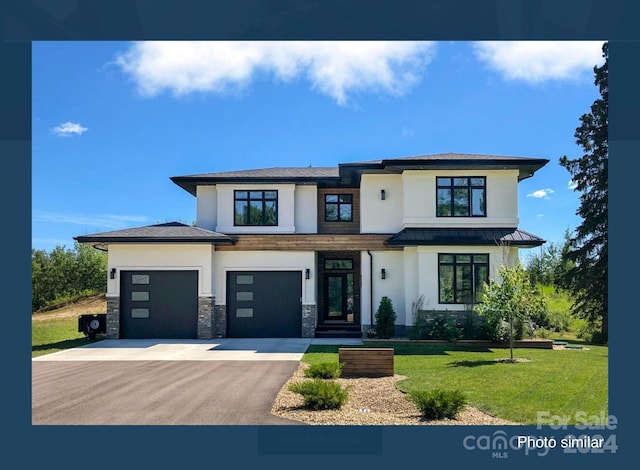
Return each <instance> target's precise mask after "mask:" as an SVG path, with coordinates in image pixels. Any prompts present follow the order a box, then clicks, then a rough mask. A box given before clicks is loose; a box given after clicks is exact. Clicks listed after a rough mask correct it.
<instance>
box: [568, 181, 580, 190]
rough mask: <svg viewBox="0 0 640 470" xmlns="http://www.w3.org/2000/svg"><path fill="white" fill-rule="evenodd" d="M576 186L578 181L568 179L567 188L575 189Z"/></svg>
mask: <svg viewBox="0 0 640 470" xmlns="http://www.w3.org/2000/svg"><path fill="white" fill-rule="evenodd" d="M577 187H578V183H576V182H575V181H573V180H569V182H568V183H567V189H576V188H577Z"/></svg>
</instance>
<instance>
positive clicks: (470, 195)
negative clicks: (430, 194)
mask: <svg viewBox="0 0 640 470" xmlns="http://www.w3.org/2000/svg"><path fill="white" fill-rule="evenodd" d="M461 178H466V179H467V184H466V185H465V186H456V185H455V180H456V179H461ZM442 179H449V180H450V181H451V183H450V184H448V185H446V184H441V183H440V180H442ZM474 179H482V185H477V184H472V182H471V181H472V180H474ZM440 189H448V190H449V191H450V192H451V197H450V200H449V215H441V214H440V211H439V208H440V205H439V202H438V191H439V190H440ZM456 189H466V190H467V191H468V194H467V213H466V214H456V213H455V212H456V211H455V190H456ZM474 189H476V190H478V189H482V190H483V193H484V197H483V198H482V207H480V208H475V207H474V206H473V190H474ZM474 209H480V210H481V211H482V214H475V215H474V212H475V210H474ZM436 217H487V177H486V176H437V177H436Z"/></svg>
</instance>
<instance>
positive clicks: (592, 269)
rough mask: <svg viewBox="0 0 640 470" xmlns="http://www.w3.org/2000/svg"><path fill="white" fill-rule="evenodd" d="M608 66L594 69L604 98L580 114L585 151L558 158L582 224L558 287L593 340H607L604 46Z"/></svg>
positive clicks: (606, 92)
mask: <svg viewBox="0 0 640 470" xmlns="http://www.w3.org/2000/svg"><path fill="white" fill-rule="evenodd" d="M602 52H603V57H604V58H605V61H604V64H603V65H602V66H600V67H598V66H596V67H594V69H593V71H594V74H595V85H596V86H597V87H598V88H599V91H600V98H598V99H596V100H595V101H594V102H593V104H592V106H591V112H589V113H587V114H583V115H582V116H581V117H580V126H579V127H578V128H577V129H576V132H575V134H574V136H575V138H576V143H577V144H578V145H579V146H580V147H582V149H583V151H584V155H583V156H582V157H580V158H576V159H573V160H570V159H568V158H567V157H566V156H563V157H562V158H560V165H562V166H563V167H565V168H566V169H567V170H568V171H569V173H570V174H571V179H572V180H573V182H574V183H575V184H576V190H577V191H579V192H580V193H581V195H580V207H579V208H578V210H577V211H576V214H577V215H579V216H580V217H581V218H582V223H581V224H580V225H579V226H578V227H577V228H576V230H575V233H574V236H573V237H572V238H571V246H570V249H569V250H567V252H566V254H565V256H566V259H567V260H568V261H570V262H572V263H573V265H572V267H571V268H570V269H568V270H567V271H566V272H565V273H564V274H563V276H562V279H561V281H560V285H561V286H562V287H565V288H568V289H569V290H570V291H571V292H572V293H573V296H574V299H575V300H574V303H573V306H572V310H573V313H574V314H575V315H576V316H578V317H581V318H584V319H586V320H587V322H588V323H589V324H590V325H591V326H592V327H595V328H597V329H599V330H600V331H599V334H597V335H594V338H592V340H594V341H596V342H602V343H606V342H607V341H608V320H609V312H608V300H609V297H608V291H609V286H608V283H607V279H608V275H607V274H608V262H609V257H608V235H609V232H608V223H607V217H608V190H609V185H608V181H609V173H608V170H609V166H608V159H609V140H608V134H609V132H608V128H609V125H608V124H609V120H608V114H609V104H608V103H609V51H608V43H605V44H604V45H603V47H602Z"/></svg>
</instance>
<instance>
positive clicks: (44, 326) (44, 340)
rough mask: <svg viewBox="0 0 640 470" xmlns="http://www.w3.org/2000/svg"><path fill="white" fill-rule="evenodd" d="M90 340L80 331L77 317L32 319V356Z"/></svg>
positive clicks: (82, 343)
mask: <svg viewBox="0 0 640 470" xmlns="http://www.w3.org/2000/svg"><path fill="white" fill-rule="evenodd" d="M101 337H102V335H98V338H101ZM94 341H98V339H96V340H94ZM89 342H91V341H90V340H88V339H86V338H85V336H84V335H83V334H82V333H79V332H78V319H77V318H76V317H69V318H51V319H47V320H44V319H42V320H37V321H31V357H37V356H42V355H44V354H51V353H54V352H57V351H62V350H63V349H70V348H75V347H78V346H82V345H85V344H87V343H89Z"/></svg>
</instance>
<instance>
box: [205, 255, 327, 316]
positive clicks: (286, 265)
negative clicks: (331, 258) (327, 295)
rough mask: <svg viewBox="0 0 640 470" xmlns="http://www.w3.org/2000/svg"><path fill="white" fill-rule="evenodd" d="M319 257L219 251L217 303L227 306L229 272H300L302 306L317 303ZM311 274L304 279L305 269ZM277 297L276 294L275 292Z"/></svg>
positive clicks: (216, 266)
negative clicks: (317, 262) (316, 273)
mask: <svg viewBox="0 0 640 470" xmlns="http://www.w3.org/2000/svg"><path fill="white" fill-rule="evenodd" d="M315 260H316V257H315V253H314V252H312V251H308V252H303V251H217V252H216V253H215V259H214V266H215V269H214V279H215V289H214V293H215V296H216V304H218V305H224V304H226V287H227V286H226V282H227V272H228V271H300V275H301V276H302V304H303V305H315V303H316V283H317V279H316V276H315V275H314V273H315V272H316V261H315ZM307 268H308V269H310V272H311V273H312V275H311V278H310V279H305V276H304V273H305V269H307ZM274 295H277V292H274Z"/></svg>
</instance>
